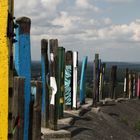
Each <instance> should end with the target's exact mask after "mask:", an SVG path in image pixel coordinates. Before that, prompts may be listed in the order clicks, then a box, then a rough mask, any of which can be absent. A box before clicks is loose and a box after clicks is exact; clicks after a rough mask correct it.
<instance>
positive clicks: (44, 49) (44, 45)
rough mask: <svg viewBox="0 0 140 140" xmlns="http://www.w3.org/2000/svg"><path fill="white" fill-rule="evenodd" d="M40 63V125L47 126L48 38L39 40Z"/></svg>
mask: <svg viewBox="0 0 140 140" xmlns="http://www.w3.org/2000/svg"><path fill="white" fill-rule="evenodd" d="M41 64H42V88H43V94H42V116H41V117H42V121H41V123H42V127H48V126H49V89H48V86H47V81H48V72H49V62H48V40H46V39H42V40H41Z"/></svg>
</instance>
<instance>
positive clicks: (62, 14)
mask: <svg viewBox="0 0 140 140" xmlns="http://www.w3.org/2000/svg"><path fill="white" fill-rule="evenodd" d="M15 16H16V17H20V16H28V17H30V18H31V20H32V27H31V45H32V47H31V49H32V59H33V60H40V40H41V39H42V38H46V39H50V38H57V39H58V40H59V45H60V46H63V47H65V48H66V49H67V50H73V51H74V50H75V51H78V52H79V58H80V59H82V58H83V56H88V57H89V60H91V61H93V59H94V54H95V53H99V54H100V57H101V58H102V60H104V61H127V62H128V61H131V62H140V0H15Z"/></svg>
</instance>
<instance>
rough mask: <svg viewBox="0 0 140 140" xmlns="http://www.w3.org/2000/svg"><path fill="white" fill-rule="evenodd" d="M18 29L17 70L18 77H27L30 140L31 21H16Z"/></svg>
mask: <svg viewBox="0 0 140 140" xmlns="http://www.w3.org/2000/svg"><path fill="white" fill-rule="evenodd" d="M16 23H17V25H18V28H17V29H16V39H17V43H16V44H15V54H14V57H15V58H14V60H15V69H16V73H17V75H18V76H23V77H25V97H24V98H25V107H24V111H25V112H24V140H28V139H29V118H30V115H29V112H30V98H31V94H30V92H31V84H30V81H31V50H30V26H31V20H30V19H29V18H27V17H21V18H18V19H17V20H16Z"/></svg>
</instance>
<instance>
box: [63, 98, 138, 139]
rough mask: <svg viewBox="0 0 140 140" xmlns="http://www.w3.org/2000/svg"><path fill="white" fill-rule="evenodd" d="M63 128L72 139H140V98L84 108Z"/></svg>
mask: <svg viewBox="0 0 140 140" xmlns="http://www.w3.org/2000/svg"><path fill="white" fill-rule="evenodd" d="M67 116H68V113H67ZM62 128H63V129H65V130H68V131H71V135H72V140H140V100H128V101H122V102H121V101H120V102H110V103H107V104H105V105H99V107H98V109H95V108H92V107H87V108H84V109H82V110H81V111H80V112H79V115H76V116H73V119H72V120H71V122H70V125H65V126H62Z"/></svg>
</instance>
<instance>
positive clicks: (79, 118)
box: [70, 117, 92, 125]
mask: <svg viewBox="0 0 140 140" xmlns="http://www.w3.org/2000/svg"><path fill="white" fill-rule="evenodd" d="M79 120H82V121H91V120H92V119H91V118H90V117H74V118H73V120H72V121H71V122H70V125H74V124H75V122H76V121H79Z"/></svg>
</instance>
